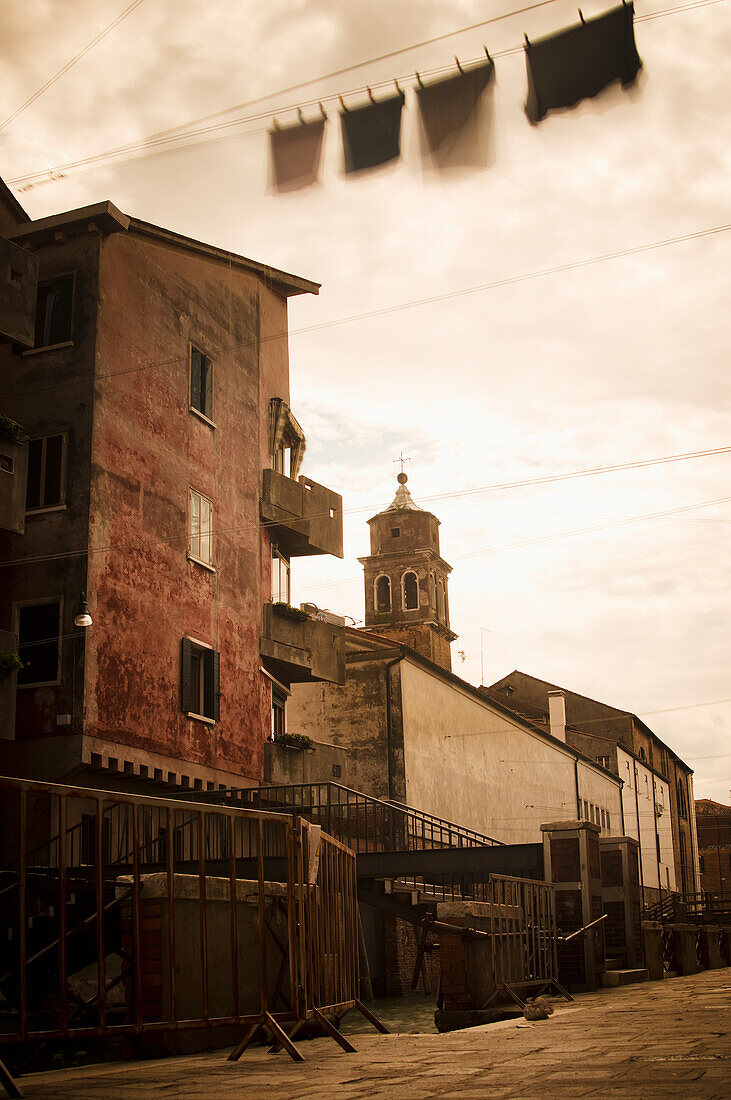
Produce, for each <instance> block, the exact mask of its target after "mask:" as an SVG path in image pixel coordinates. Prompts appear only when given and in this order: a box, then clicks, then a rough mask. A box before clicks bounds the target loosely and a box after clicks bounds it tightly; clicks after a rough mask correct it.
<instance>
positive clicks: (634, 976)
mask: <svg viewBox="0 0 731 1100" xmlns="http://www.w3.org/2000/svg"><path fill="white" fill-rule="evenodd" d="M649 976H650V975H649V973H648V971H647V970H607V971H606V973H604V974H602V978H601V981H602V985H603V986H604V987H605V988H606V989H616V988H617V987H618V986H620V985H636V984H637V983H638V982H646V981H647V980H648V978H649Z"/></svg>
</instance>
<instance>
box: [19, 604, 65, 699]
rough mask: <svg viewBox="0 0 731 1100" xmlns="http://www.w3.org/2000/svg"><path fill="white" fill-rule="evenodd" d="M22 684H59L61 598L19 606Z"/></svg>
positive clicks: (20, 678)
mask: <svg viewBox="0 0 731 1100" xmlns="http://www.w3.org/2000/svg"><path fill="white" fill-rule="evenodd" d="M18 656H19V657H20V659H21V661H22V662H23V664H24V665H25V667H24V668H22V669H21V670H20V671H19V673H18V684H19V685H25V686H27V685H30V684H33V685H39V684H57V683H58V682H59V680H60V661H61V601H60V600H49V601H48V602H47V603H35V604H25V605H23V606H21V607H19V608H18Z"/></svg>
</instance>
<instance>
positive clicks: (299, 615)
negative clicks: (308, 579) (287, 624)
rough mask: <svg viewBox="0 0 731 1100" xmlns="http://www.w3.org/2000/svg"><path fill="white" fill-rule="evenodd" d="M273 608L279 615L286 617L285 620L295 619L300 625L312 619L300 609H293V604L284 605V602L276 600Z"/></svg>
mask: <svg viewBox="0 0 731 1100" xmlns="http://www.w3.org/2000/svg"><path fill="white" fill-rule="evenodd" d="M272 607H273V608H274V610H275V611H276V613H277V614H278V615H284V617H285V618H287V619H294V620H295V622H298V623H301V622H303V621H304V620H305V619H309V617H310V616H309V615H308V614H307V612H306V611H302V610H301V609H300V608H299V607H292V604H291V603H284V602H283V601H282V600H275V602H274V603H273V604H272Z"/></svg>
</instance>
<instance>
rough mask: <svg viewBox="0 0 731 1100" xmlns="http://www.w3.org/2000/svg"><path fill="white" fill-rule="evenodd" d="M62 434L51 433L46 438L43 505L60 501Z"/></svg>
mask: <svg viewBox="0 0 731 1100" xmlns="http://www.w3.org/2000/svg"><path fill="white" fill-rule="evenodd" d="M62 452H63V436H60V435H52V436H49V438H48V439H47V440H46V470H45V474H46V476H45V485H44V491H43V503H44V504H45V505H50V504H60V503H61V455H62Z"/></svg>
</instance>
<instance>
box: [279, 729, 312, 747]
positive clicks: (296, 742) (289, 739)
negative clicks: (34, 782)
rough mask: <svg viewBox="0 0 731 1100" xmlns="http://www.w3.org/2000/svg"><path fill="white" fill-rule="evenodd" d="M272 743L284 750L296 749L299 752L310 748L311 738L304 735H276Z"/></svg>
mask: <svg viewBox="0 0 731 1100" xmlns="http://www.w3.org/2000/svg"><path fill="white" fill-rule="evenodd" d="M274 743H275V745H283V746H284V748H285V749H298V750H299V751H300V752H303V751H304V750H305V749H311V748H312V738H311V737H308V736H307V734H306V733H277V734H275V736H274Z"/></svg>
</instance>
